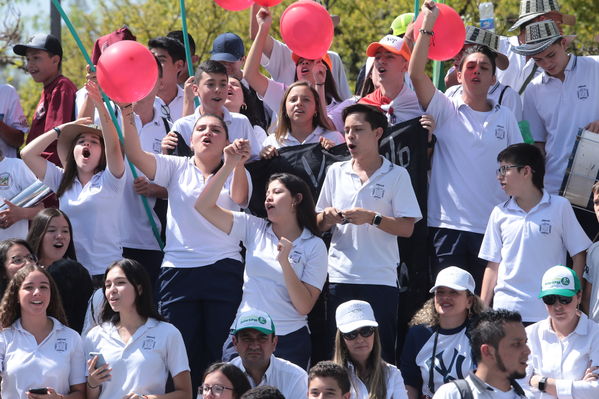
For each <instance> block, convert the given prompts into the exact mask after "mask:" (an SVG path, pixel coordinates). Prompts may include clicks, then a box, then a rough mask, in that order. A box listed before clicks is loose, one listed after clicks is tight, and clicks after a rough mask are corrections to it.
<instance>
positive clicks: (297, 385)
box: [230, 331, 308, 399]
mask: <svg viewBox="0 0 599 399" xmlns="http://www.w3.org/2000/svg"><path fill="white" fill-rule="evenodd" d="M277 333H278V331H277ZM230 363H231V364H232V365H234V366H237V367H238V368H239V369H241V371H243V372H244V373H245V375H246V376H247V378H248V381H249V382H250V385H251V386H252V388H255V387H259V386H262V385H270V386H272V387H275V388H277V389H278V390H279V391H281V393H282V394H283V396H284V397H285V398H286V399H306V397H307V396H308V374H307V373H306V370H304V369H302V368H301V367H300V366H298V365H296V364H293V363H291V362H288V361H287V360H285V359H280V358H278V357H275V355H270V364H269V365H268V368H267V369H266V372H265V373H264V377H262V381H254V380H253V379H252V377H251V376H250V375H249V374H248V373H247V372H246V371H245V367H243V361H242V360H241V357H236V358H235V359H233V360H231V361H230Z"/></svg>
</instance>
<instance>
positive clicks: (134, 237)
mask: <svg viewBox="0 0 599 399" xmlns="http://www.w3.org/2000/svg"><path fill="white" fill-rule="evenodd" d="M161 103H162V100H160V101H155V102H154V118H153V119H152V120H151V121H150V122H148V123H146V124H145V125H143V126H142V122H141V119H140V118H139V116H137V115H135V125H136V127H137V132H138V134H139V140H140V144H141V148H142V149H143V150H144V151H146V152H150V153H153V154H160V153H161V147H160V144H161V142H162V138H163V137H164V136H166V134H167V133H168V130H167V127H170V123H169V122H168V121H167V122H166V123H167V126H165V125H164V123H165V122H164V117H163V116H162V113H161ZM136 172H137V175H138V176H140V177H143V176H144V174H143V173H142V172H141V171H140V170H139V169H136ZM125 175H126V180H127V181H126V183H125V190H124V194H123V196H124V202H123V207H122V208H121V211H122V215H121V229H122V245H123V247H126V248H136V249H149V250H160V246H159V245H158V242H157V241H156V238H155V237H154V233H153V232H152V227H151V226H150V221H149V220H148V215H147V214H146V211H145V209H144V206H143V203H142V199H141V196H140V195H138V194H137V193H136V192H135V189H134V188H133V180H134V179H133V174H132V173H131V168H130V167H129V165H126V167H125ZM146 199H147V203H148V206H149V208H150V212H151V214H152V217H153V218H154V222H155V223H156V227H157V229H158V231H160V229H161V224H160V220H159V219H158V216H156V213H155V212H154V209H153V208H154V205H155V204H156V198H155V197H146Z"/></svg>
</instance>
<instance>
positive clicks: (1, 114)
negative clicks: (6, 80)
mask: <svg viewBox="0 0 599 399" xmlns="http://www.w3.org/2000/svg"><path fill="white" fill-rule="evenodd" d="M0 121H2V122H4V123H5V124H7V125H8V126H10V127H12V128H13V129H17V130H20V131H21V132H23V133H27V131H28V130H29V125H28V124H27V119H26V118H25V114H24V113H23V107H22V106H21V101H20V100H19V94H18V93H17V91H16V90H15V88H14V87H12V86H11V85H8V84H0ZM0 150H2V153H3V154H4V156H7V157H10V158H14V157H16V156H17V149H16V148H14V147H11V146H9V145H8V144H7V143H6V142H5V141H4V140H3V139H0Z"/></svg>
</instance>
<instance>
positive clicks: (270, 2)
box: [254, 0, 283, 7]
mask: <svg viewBox="0 0 599 399" xmlns="http://www.w3.org/2000/svg"><path fill="white" fill-rule="evenodd" d="M282 1H283V0H254V2H255V3H256V4H260V5H261V6H263V7H274V6H276V5H277V4H279V3H280V2H282Z"/></svg>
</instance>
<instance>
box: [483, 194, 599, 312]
mask: <svg viewBox="0 0 599 399" xmlns="http://www.w3.org/2000/svg"><path fill="white" fill-rule="evenodd" d="M590 245H591V241H590V240H589V238H588V237H587V235H586V234H585V232H584V230H583V229H582V227H580V224H579V223H578V221H577V220H576V216H574V211H573V210H572V206H571V205H570V203H569V202H568V200H567V199H565V198H563V197H560V196H557V195H550V194H549V193H547V191H543V197H542V199H541V201H540V202H539V203H538V204H537V205H536V206H535V207H534V208H532V209H531V210H530V211H529V212H528V213H527V212H525V211H524V210H523V209H522V208H520V207H519V206H518V204H517V203H516V201H515V200H514V199H513V198H510V200H508V201H507V202H505V203H502V204H499V205H497V206H496V207H495V208H494V209H493V212H492V213H491V217H490V218H489V223H488V225H487V231H486V232H485V237H484V239H483V242H482V244H481V247H480V253H479V254H478V256H479V257H480V258H481V259H485V260H488V261H491V262H498V263H499V269H498V271H497V285H496V286H495V290H494V292H495V294H494V297H493V308H494V309H509V310H514V311H518V312H520V314H521V316H522V320H524V321H526V322H531V321H532V322H536V321H539V320H542V319H543V318H544V317H546V316H547V311H546V309H545V305H544V304H543V301H541V300H540V299H539V298H538V294H539V290H540V287H541V285H540V279H541V276H543V273H545V272H546V271H547V270H549V268H551V267H553V266H555V265H565V264H566V263H565V262H566V252H569V253H570V255H576V254H577V253H579V252H582V251H584V250H586V249H587V248H588V247H589V246H590Z"/></svg>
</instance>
